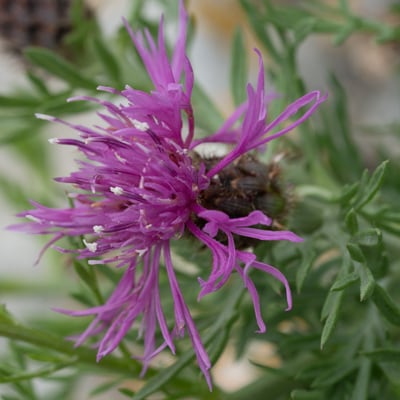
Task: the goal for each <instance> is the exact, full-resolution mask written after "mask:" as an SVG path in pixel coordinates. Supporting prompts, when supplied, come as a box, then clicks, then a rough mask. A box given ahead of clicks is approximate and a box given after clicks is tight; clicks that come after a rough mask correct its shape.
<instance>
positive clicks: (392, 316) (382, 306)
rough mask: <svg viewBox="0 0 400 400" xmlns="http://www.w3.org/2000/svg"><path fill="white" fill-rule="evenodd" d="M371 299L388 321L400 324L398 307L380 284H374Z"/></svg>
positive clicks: (399, 309)
mask: <svg viewBox="0 0 400 400" xmlns="http://www.w3.org/2000/svg"><path fill="white" fill-rule="evenodd" d="M372 300H373V301H374V303H375V305H376V307H377V308H378V310H379V311H380V312H381V314H382V315H383V316H384V317H385V318H386V319H387V320H388V321H389V322H390V323H392V324H394V325H397V326H400V308H399V307H398V306H397V304H396V303H395V302H394V301H393V299H392V298H391V297H390V296H389V294H388V293H387V292H386V290H385V289H384V288H383V287H382V286H380V285H378V284H377V285H376V286H375V290H374V293H373V295H372Z"/></svg>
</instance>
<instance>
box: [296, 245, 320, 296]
mask: <svg viewBox="0 0 400 400" xmlns="http://www.w3.org/2000/svg"><path fill="white" fill-rule="evenodd" d="M316 256H317V253H316V252H315V250H313V249H310V250H309V251H308V252H307V253H306V254H305V255H303V261H302V262H301V265H300V267H299V269H298V270H297V273H296V288H297V292H298V293H300V292H301V289H302V287H303V284H304V280H305V279H306V276H307V274H308V271H309V270H310V269H311V267H312V265H313V263H314V261H315V259H316Z"/></svg>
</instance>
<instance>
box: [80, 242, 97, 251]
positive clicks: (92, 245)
mask: <svg viewBox="0 0 400 400" xmlns="http://www.w3.org/2000/svg"><path fill="white" fill-rule="evenodd" d="M83 244H84V245H85V246H86V247H87V249H88V250H89V251H91V252H92V253H96V251H97V243H96V242H92V243H89V242H87V241H86V240H85V239H83Z"/></svg>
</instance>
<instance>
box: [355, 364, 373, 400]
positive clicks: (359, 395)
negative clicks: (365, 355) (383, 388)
mask: <svg viewBox="0 0 400 400" xmlns="http://www.w3.org/2000/svg"><path fill="white" fill-rule="evenodd" d="M370 380H371V361H370V360H368V359H363V360H362V361H361V365H360V367H359V369H358V373H357V378H356V382H355V384H354V388H353V394H352V396H351V400H365V399H368V389H369V382H370Z"/></svg>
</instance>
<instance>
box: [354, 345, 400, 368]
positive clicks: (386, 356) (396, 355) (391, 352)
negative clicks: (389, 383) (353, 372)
mask: <svg viewBox="0 0 400 400" xmlns="http://www.w3.org/2000/svg"><path fill="white" fill-rule="evenodd" d="M361 354H362V355H364V356H367V357H368V358H370V359H371V360H373V361H376V362H394V363H397V364H399V365H400V350H398V349H392V348H389V349H385V348H380V349H375V350H372V351H365V352H362V353H361Z"/></svg>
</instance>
